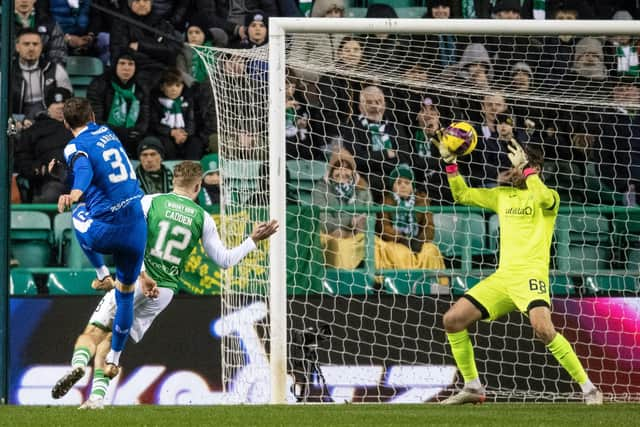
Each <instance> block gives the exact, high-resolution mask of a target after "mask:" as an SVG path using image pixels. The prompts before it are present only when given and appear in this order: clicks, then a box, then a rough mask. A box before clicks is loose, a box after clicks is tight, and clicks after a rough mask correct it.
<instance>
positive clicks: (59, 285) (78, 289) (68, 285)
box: [47, 269, 104, 295]
mask: <svg viewBox="0 0 640 427" xmlns="http://www.w3.org/2000/svg"><path fill="white" fill-rule="evenodd" d="M95 278H96V273H95V271H94V270H91V269H88V270H81V271H60V272H55V273H50V274H49V277H48V280H47V288H48V289H49V295H104V292H102V291H96V290H95V289H93V288H92V287H91V281H92V280H93V279H95Z"/></svg>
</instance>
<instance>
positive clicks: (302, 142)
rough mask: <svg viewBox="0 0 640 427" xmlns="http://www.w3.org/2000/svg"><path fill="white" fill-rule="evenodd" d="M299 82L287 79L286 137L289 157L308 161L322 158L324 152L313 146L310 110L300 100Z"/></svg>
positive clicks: (293, 78)
mask: <svg viewBox="0 0 640 427" xmlns="http://www.w3.org/2000/svg"><path fill="white" fill-rule="evenodd" d="M297 85H298V80H297V79H296V78H295V77H293V76H289V77H287V82H286V92H287V93H286V95H287V101H286V102H287V106H286V110H285V112H286V115H285V120H286V123H285V135H286V138H287V156H288V157H289V158H292V159H307V160H312V159H314V158H320V157H322V152H321V151H320V150H318V149H316V148H315V147H314V146H313V140H312V139H311V128H310V125H309V110H308V109H307V108H306V106H305V104H303V103H302V101H301V100H300V96H299V95H298V93H297V92H298V91H297Z"/></svg>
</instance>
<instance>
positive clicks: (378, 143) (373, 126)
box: [360, 116, 391, 151]
mask: <svg viewBox="0 0 640 427" xmlns="http://www.w3.org/2000/svg"><path fill="white" fill-rule="evenodd" d="M360 124H361V125H362V127H363V128H364V129H365V130H367V131H368V132H369V134H370V135H371V145H372V146H373V151H382V150H389V149H391V138H390V137H389V134H388V133H387V132H386V130H385V127H386V123H369V120H367V118H366V117H364V116H360Z"/></svg>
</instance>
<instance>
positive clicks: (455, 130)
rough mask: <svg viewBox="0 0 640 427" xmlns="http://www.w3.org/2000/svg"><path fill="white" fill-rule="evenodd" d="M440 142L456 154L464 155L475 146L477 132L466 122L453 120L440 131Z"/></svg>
mask: <svg viewBox="0 0 640 427" xmlns="http://www.w3.org/2000/svg"><path fill="white" fill-rule="evenodd" d="M442 143H443V144H444V146H445V147H447V149H448V150H449V151H450V152H451V153H453V154H455V155H456V156H466V155H467V154H469V153H471V152H472V151H473V150H474V148H476V145H477V144H478V133H477V132H476V130H475V129H474V127H473V126H471V124H469V123H467V122H454V123H451V124H450V125H449V126H448V127H447V128H446V129H445V130H444V132H443V133H442Z"/></svg>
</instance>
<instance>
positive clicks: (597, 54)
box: [573, 37, 607, 80]
mask: <svg viewBox="0 0 640 427" xmlns="http://www.w3.org/2000/svg"><path fill="white" fill-rule="evenodd" d="M573 70H574V71H575V72H576V74H577V75H578V77H582V78H587V79H592V80H604V79H606V78H607V69H606V67H605V65H604V51H603V49H602V43H601V42H600V40H598V39H596V38H595V37H585V38H583V39H582V40H580V41H579V42H578V43H577V44H576V49H575V54H574V61H573Z"/></svg>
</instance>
